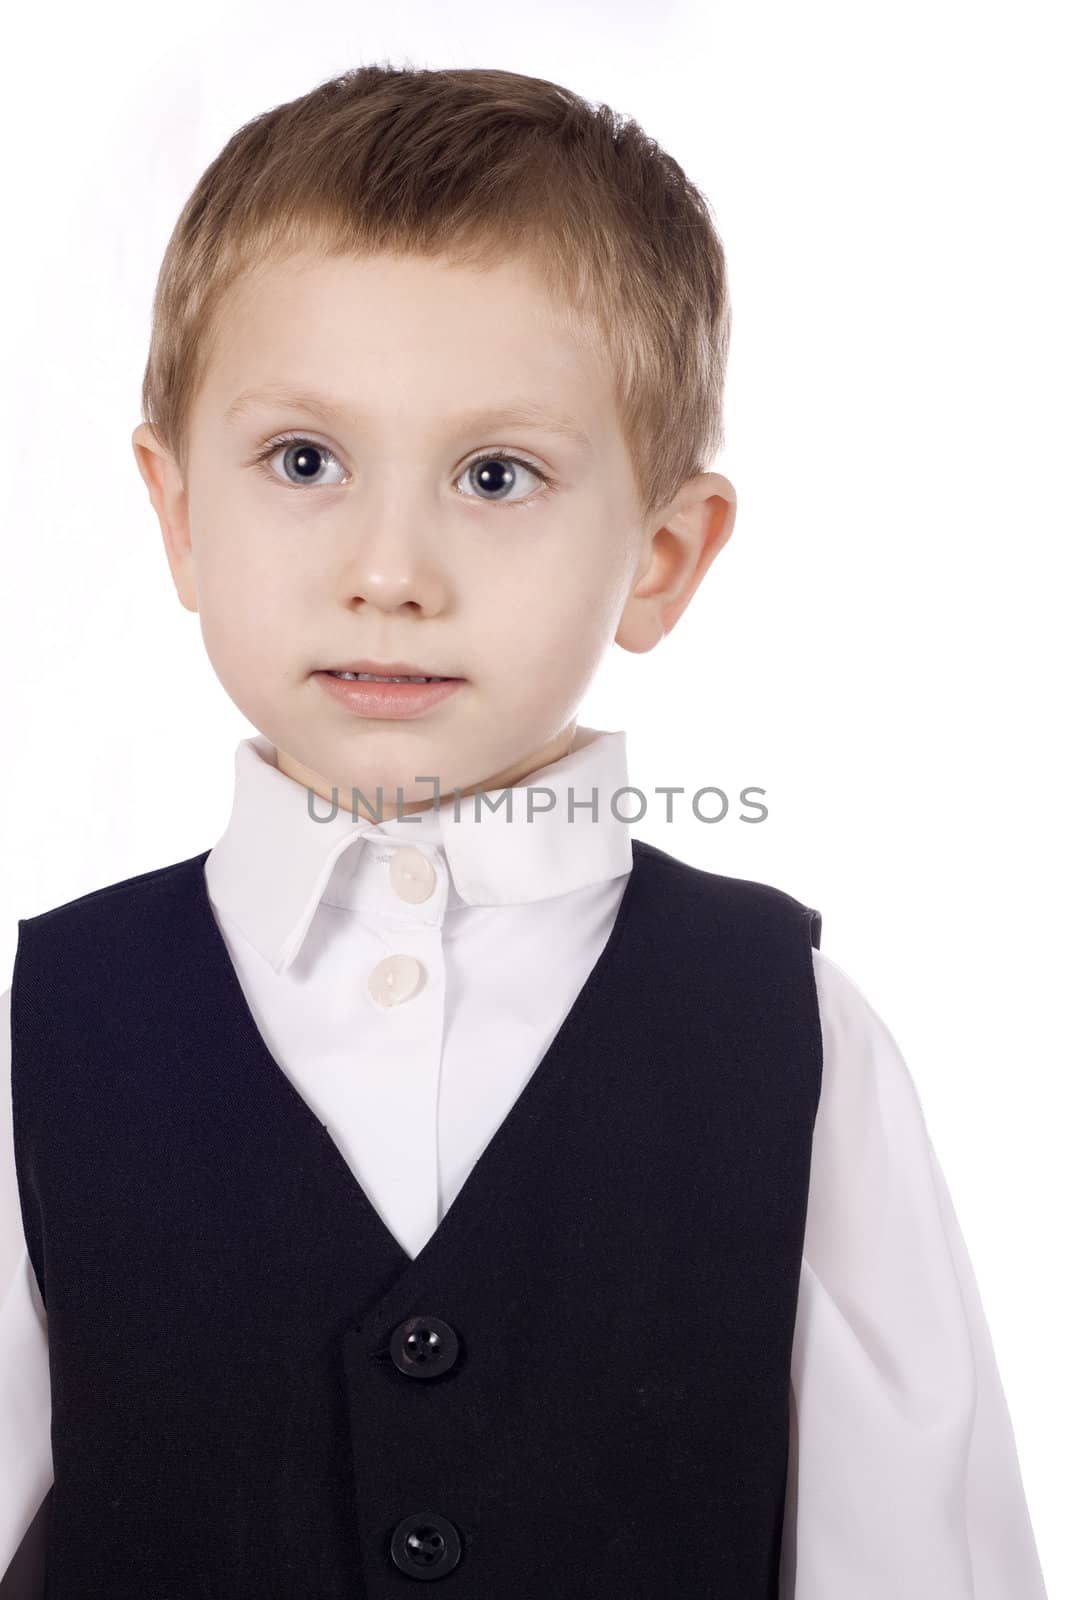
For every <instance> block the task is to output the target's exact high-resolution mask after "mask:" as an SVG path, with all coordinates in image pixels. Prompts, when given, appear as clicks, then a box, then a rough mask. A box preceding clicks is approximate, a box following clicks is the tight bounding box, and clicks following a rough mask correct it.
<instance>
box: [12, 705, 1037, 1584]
mask: <svg viewBox="0 0 1067 1600" xmlns="http://www.w3.org/2000/svg"><path fill="white" fill-rule="evenodd" d="M628 781H629V779H628V776H627V763H626V737H625V734H624V733H622V732H602V731H600V730H597V729H590V728H581V727H580V728H578V730H577V732H576V735H575V739H574V744H573V747H572V749H571V751H570V752H569V754H568V755H566V756H564V757H563V758H562V759H561V760H559V761H556V762H553V763H552V764H551V765H549V766H547V767H543V768H542V769H541V770H540V771H539V772H537V773H533V774H531V775H530V776H529V777H528V778H526V779H524V780H523V783H522V784H521V785H517V786H516V788H515V790H514V791H513V796H512V798H513V800H514V801H515V804H514V807H513V811H512V819H511V820H510V821H509V820H508V817H507V814H506V812H505V811H504V810H500V811H496V812H492V811H487V810H486V809H485V807H484V801H483V802H482V805H481V812H480V816H479V817H478V818H477V820H476V817H475V797H473V796H468V797H465V798H464V799H463V800H462V801H461V802H460V804H459V806H458V808H454V805H453V802H452V801H451V800H450V799H449V800H446V801H444V802H443V803H442V807H441V809H440V811H439V812H437V813H436V814H435V813H433V812H421V813H413V814H410V815H408V816H406V817H403V818H400V819H393V820H390V821H386V822H383V823H381V824H374V823H372V822H370V821H365V820H358V819H353V817H352V815H351V813H350V812H348V811H344V810H341V811H338V813H337V815H335V816H333V817H332V818H330V819H329V820H326V821H322V822H315V821H312V820H311V818H310V817H309V814H308V793H307V790H306V789H305V787H304V786H303V785H302V784H300V783H298V782H297V781H295V780H294V779H292V778H289V777H288V776H286V774H284V773H283V772H281V771H279V769H278V767H277V764H276V760H275V752H274V749H273V747H272V746H271V745H270V743H269V742H268V741H267V740H266V739H265V738H263V737H261V736H258V735H257V736H255V737H253V738H250V739H243V740H241V741H240V742H239V744H238V746H237V751H236V757H235V787H234V799H233V810H232V813H231V816H230V820H229V822H228V824H227V826H226V829H225V831H224V833H223V835H222V837H221V839H220V840H219V842H218V843H217V844H216V845H215V847H214V849H213V850H212V851H211V852H210V854H209V856H208V858H207V862H206V866H205V875H206V881H207V888H208V895H209V898H210V901H211V905H212V907H213V910H214V913H215V916H216V918H217V920H218V923H219V927H220V930H221V932H222V934H223V937H224V939H225V942H226V946H227V949H228V950H229V953H230V956H231V958H232V960H233V964H234V967H235V969H236V971H237V975H238V978H239V980H240V983H241V987H242V989H243V991H244V993H245V996H246V998H247V1001H248V1005H249V1008H250V1010H251V1012H252V1015H253V1017H254V1019H255V1021H256V1024H257V1025H258V1027H259V1029H260V1031H261V1033H262V1035H263V1038H264V1040H265V1041H266V1043H267V1045H268V1047H269V1049H270V1051H271V1054H272V1055H273V1056H274V1058H275V1060H276V1061H277V1062H278V1064H279V1065H280V1066H281V1067H282V1069H283V1070H284V1071H285V1072H286V1074H287V1076H288V1077H289V1078H290V1079H291V1081H292V1082H293V1084H294V1085H295V1087H296V1088H297V1089H298V1091H299V1093H300V1094H301V1095H302V1096H303V1098H304V1099H305V1100H306V1101H307V1102H308V1104H309V1105H310V1106H311V1107H312V1108H313V1110H314V1111H315V1113H316V1115H317V1116H318V1117H319V1118H320V1119H321V1121H323V1122H324V1123H326V1125H327V1126H328V1128H329V1131H330V1135H331V1137H332V1139H333V1140H334V1142H335V1143H336V1144H337V1146H338V1148H339V1149H340V1150H341V1152H342V1154H343V1155H344V1157H345V1159H346V1160H347V1162H348V1164H349V1166H350V1168H351V1170H352V1173H353V1175H354V1176H355V1178H356V1179H357V1181H358V1182H359V1183H360V1184H361V1185H362V1187H363V1189H364V1190H365V1192H366V1194H367V1196H368V1198H369V1199H370V1201H371V1203H372V1204H373V1205H374V1207H375V1208H376V1210H377V1211H378V1213H379V1214H380V1216H381V1217H382V1219H383V1221H384V1222H385V1223H386V1226H387V1227H388V1228H389V1229H390V1230H391V1231H392V1233H393V1235H394V1236H395V1238H396V1239H397V1240H398V1242H399V1243H400V1244H401V1245H402V1246H403V1248H404V1249H405V1250H406V1251H407V1253H408V1254H409V1256H412V1257H414V1256H415V1255H417V1253H418V1252H419V1250H420V1249H421V1248H422V1246H423V1245H424V1244H425V1243H426V1241H427V1239H428V1238H429V1236H430V1235H431V1234H432V1233H433V1231H434V1230H435V1228H436V1227H437V1226H438V1224H439V1223H440V1221H441V1219H442V1217H443V1216H444V1213H445V1212H446V1211H447V1210H448V1208H449V1206H450V1205H451V1204H452V1202H453V1200H454V1199H455V1197H456V1194H457V1193H458V1192H459V1190H460V1188H461V1187H462V1186H463V1183H464V1182H465V1180H466V1178H467V1176H468V1174H469V1173H470V1171H471V1168H472V1167H473V1165H474V1163H475V1161H476V1160H477V1158H478V1157H479V1155H480V1154H481V1153H482V1151H483V1150H484V1149H485V1146H486V1145H487V1143H488V1142H489V1140H490V1139H491V1138H492V1137H493V1135H494V1133H495V1132H496V1130H497V1128H498V1127H499V1125H500V1123H501V1122H502V1121H503V1118H504V1117H505V1115H506V1114H507V1112H508V1110H509V1109H510V1107H511V1106H512V1104H513V1103H514V1101H515V1100H516V1098H517V1097H518V1095H519V1093H520V1091H521V1089H522V1088H523V1086H524V1084H525V1083H526V1082H527V1080H528V1079H529V1077H530V1076H531V1074H532V1073H533V1072H534V1070H535V1069H536V1067H537V1065H538V1063H539V1062H540V1060H541V1058H542V1056H543V1055H544V1053H545V1051H546V1049H547V1047H548V1045H549V1044H550V1043H551V1041H552V1039H553V1038H554V1036H555V1034H556V1033H557V1031H558V1030H559V1027H560V1024H561V1022H562V1020H563V1018H564V1017H565V1015H566V1014H567V1012H568V1011H569V1010H570V1008H571V1006H572V1005H573V1003H574V1000H575V998H576V996H577V995H578V992H579V990H580V989H581V988H582V987H583V985H584V983H585V981H586V979H587V977H588V975H589V973H590V971H591V969H592V967H593V965H594V963H595V962H596V960H597V958H598V957H599V955H600V953H601V951H602V950H603V948H604V945H605V943H606V942H607V938H608V935H609V933H610V931H611V928H612V925H613V923H614V920H615V915H616V912H617V910H618V905H619V901H620V900H621V898H622V893H623V890H624V888H625V885H626V878H627V874H628V873H629V871H630V868H631V864H632V850H631V842H630V831H629V829H630V824H629V823H628V822H626V821H620V820H618V818H616V817H615V816H614V814H613V812H612V808H611V806H610V804H609V801H610V798H611V796H612V795H613V794H614V793H615V791H617V790H619V789H623V788H624V787H625V786H626V785H627V783H628ZM529 787H536V788H538V789H542V790H550V791H551V792H552V793H553V794H555V795H556V797H557V798H556V804H555V807H554V809H553V810H541V811H538V814H537V815H536V816H535V818H534V820H533V821H532V822H527V821H526V820H525V817H526V809H525V804H524V801H525V796H524V795H523V790H524V789H526V788H529ZM568 787H570V788H571V789H572V790H573V797H574V801H575V803H576V804H579V803H580V802H581V801H582V800H583V799H588V798H590V797H591V796H592V793H593V790H594V789H595V790H596V791H597V793H598V796H599V811H598V815H597V817H596V819H594V818H593V816H592V814H591V813H590V811H589V810H588V809H582V808H580V807H579V809H577V810H575V812H574V817H573V820H568V794H567V791H568ZM500 792H501V791H497V793H500ZM420 797H425V791H422V793H421V796H420ZM369 798H371V799H373V795H371V796H370V797H369ZM544 803H545V801H544V798H543V796H541V795H538V796H537V797H536V801H535V804H536V805H537V806H538V807H540V806H542V805H543V804H544ZM329 809H330V807H329V802H327V801H325V800H319V801H317V803H316V812H317V814H318V815H320V816H326V815H327V814H328V812H329ZM783 887H785V886H784V885H783ZM820 909H821V908H820ZM832 926H833V923H832V919H830V927H831V928H832ZM812 959H813V963H814V973H815V983H816V987H817V993H818V1002H819V1011H820V1017H821V1024H822V1036H823V1073H822V1090H821V1096H820V1102H819V1108H818V1114H817V1117H816V1122H815V1131H814V1141H813V1148H812V1164H811V1183H810V1190H809V1202H808V1216H807V1227H806V1234H805V1244H804V1254H803V1261H802V1264H801V1276H800V1286H799V1303H798V1311H797V1320H796V1328H795V1335H794V1343H793V1358H792V1382H791V1388H790V1397H791V1398H790V1452H789V1479H788V1493H787V1508H786V1521H785V1533H784V1538H783V1550H782V1565H781V1578H780V1594H781V1600H905V1597H906V1600H1045V1587H1044V1583H1043V1580H1042V1575H1041V1570H1040V1566H1039V1562H1038V1557H1037V1552H1036V1548H1035V1544H1034V1537H1033V1532H1032V1528H1031V1523H1030V1518H1029V1513H1028V1510H1027V1505H1026V1501H1025V1497H1024V1494H1023V1487H1022V1482H1021V1478H1020V1474H1019V1466H1018V1458H1017V1452H1016V1446H1015V1439H1014V1434H1013V1431H1012V1426H1011V1421H1010V1417H1009V1413H1008V1410H1007V1406H1006V1404H1005V1399H1004V1394H1003V1390H1002V1386H1001V1383H1000V1379H999V1375H998V1372H997V1368H996V1363H995V1360H994V1354H993V1349H992V1345H991V1342H990V1336H989V1331H988V1328H987V1325H986V1321H985V1317H984V1314H983V1310H982V1305H981V1301H980V1299H979V1294H978V1289H977V1286H976V1284H975V1280H974V1274H973V1271H972V1268H971V1263H970V1260H969V1257H968V1254H967V1250H966V1247H965V1245H964V1242H963V1239H962V1237H961V1234H960V1230H959V1226H958V1223H957V1220H956V1216H955V1213H954V1210H953V1207H952V1202H951V1199H950V1197H949V1194H948V1191H947V1189H946V1187H945V1181H944V1178H943V1176H942V1173H941V1169H940V1167H939V1165H938V1161H937V1158H936V1155H935V1153H934V1151H933V1149H932V1147H931V1144H930V1141H929V1137H928V1134H927V1130H926V1125H925V1122H924V1118H923V1113H922V1109H921V1106H920V1103H919V1100H918V1097H917V1094H916V1090H915V1086H914V1084H913V1082H912V1080H911V1077H910V1075H909V1072H908V1069H907V1067H906V1065H905V1063H904V1061H903V1060H902V1058H901V1055H900V1052H899V1050H898V1048H897V1045H896V1043H895V1041H894V1040H893V1038H892V1036H891V1034H890V1033H889V1031H888V1029H887V1028H886V1026H885V1024H884V1023H883V1022H882V1021H881V1019H880V1018H879V1017H878V1015H877V1014H876V1013H875V1011H874V1010H873V1009H872V1007H871V1006H870V1005H869V1003H868V1002H867V1000H866V999H865V997H864V996H863V995H862V994H861V993H860V992H859V990H858V989H857V988H856V987H855V985H854V984H853V983H852V982H851V981H850V980H849V978H848V977H847V976H846V975H845V973H844V972H842V971H841V969H840V968H839V967H838V966H836V965H835V964H834V962H833V961H831V960H830V959H829V958H828V957H827V956H826V955H824V954H823V953H822V952H821V951H819V950H815V951H813V954H812ZM9 998H10V989H8V990H7V991H6V992H5V993H4V995H3V996H2V997H0V1007H2V1017H0V1038H2V1045H3V1049H4V1050H5V1051H9V1048H10V1044H9V1031H8V1030H9V1022H8V1017H9ZM4 1059H5V1060H6V1061H7V1063H8V1064H7V1065H6V1066H2V1065H0V1072H3V1073H5V1074H7V1075H8V1077H9V1074H10V1058H9V1056H5V1058H4ZM0 1296H2V1298H0V1573H3V1572H4V1571H6V1569H7V1566H8V1563H9V1562H10V1561H11V1559H12V1557H13V1555H14V1553H15V1551H16V1550H17V1549H18V1547H19V1544H20V1541H21V1540H22V1538H23V1535H24V1534H25V1532H26V1529H27V1528H28V1527H29V1525H30V1523H31V1521H32V1520H33V1517H34V1515H35V1513H36V1511H37V1509H38V1507H39V1506H40V1504H41V1501H42V1499H43V1498H44V1496H45V1494H46V1493H47V1491H48V1489H49V1487H50V1485H51V1484H52V1481H53V1472H52V1453H51V1442H50V1427H51V1407H50V1389H49V1369H48V1343H47V1318H46V1315H45V1311H44V1307H43V1305H42V1303H41V1299H40V1294H39V1292H38V1289H37V1284H36V1279H35V1277H34V1274H33V1271H32V1268H31V1266H30V1263H29V1260H28V1257H27V1254H26V1247H25V1238H24V1235H23V1231H22V1220H21V1213H20V1210H19V1202H18V1193H17V1187H16V1181H15V1172H14V1159H13V1148H12V1136H11V1097H10V1093H5V1094H4V1095H2V1096H0ZM713 1587H714V1585H713V1584H710V1588H713Z"/></svg>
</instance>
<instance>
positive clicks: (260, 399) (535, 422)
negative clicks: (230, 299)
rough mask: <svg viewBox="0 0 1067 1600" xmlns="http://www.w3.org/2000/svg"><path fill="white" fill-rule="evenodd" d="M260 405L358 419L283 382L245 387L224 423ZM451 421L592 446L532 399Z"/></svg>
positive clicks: (574, 426) (576, 428)
mask: <svg viewBox="0 0 1067 1600" xmlns="http://www.w3.org/2000/svg"><path fill="white" fill-rule="evenodd" d="M259 405H288V406H295V407H296V409H297V410H303V411H314V412H317V414H318V415H319V416H321V417H324V418H325V419H326V420H327V421H329V422H346V421H358V416H357V415H356V414H351V415H350V414H349V413H348V412H347V411H346V410H345V408H344V406H342V405H338V404H337V402H336V401H332V400H327V399H325V398H323V397H322V396H321V395H315V394H311V393H310V392H309V391H307V390H304V389H292V388H289V387H288V386H287V385H284V384H266V385H264V386H263V387H262V388H259V389H246V390H245V392H244V393H243V394H239V395H238V396H237V398H236V400H234V401H232V402H231V404H230V405H229V406H227V408H226V411H225V412H224V414H223V415H224V419H225V421H226V422H227V423H231V422H235V421H236V420H237V418H238V417H240V416H243V415H244V413H245V412H247V411H251V410H252V409H254V407H256V406H259ZM451 422H452V424H453V425H454V426H455V427H456V428H457V429H461V430H467V429H472V430H478V429H481V428H492V427H534V428H541V429H543V430H544V431H545V432H546V433H557V434H559V435H560V436H561V438H564V439H569V440H570V441H571V443H572V444H577V445H580V446H581V447H582V449H584V450H591V449H592V447H593V442H592V440H591V439H590V437H589V435H588V434H587V433H586V431H585V429H584V428H583V427H581V425H580V424H579V423H578V422H576V421H575V420H574V418H573V417H569V416H565V415H561V414H559V413H557V412H553V411H548V410H546V409H545V407H544V406H540V405H538V404H537V403H536V402H535V401H531V400H514V401H511V402H510V403H509V404H507V405H502V406H487V407H479V408H477V409H476V410H472V411H466V412H463V413H461V414H460V415H457V416H455V417H453V418H452V419H451Z"/></svg>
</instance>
